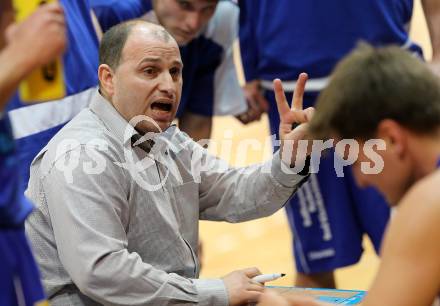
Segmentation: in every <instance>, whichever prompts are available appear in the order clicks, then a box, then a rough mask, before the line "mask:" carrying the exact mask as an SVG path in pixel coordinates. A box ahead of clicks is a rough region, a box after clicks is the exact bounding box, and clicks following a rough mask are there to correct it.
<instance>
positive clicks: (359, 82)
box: [309, 43, 440, 140]
mask: <svg viewBox="0 0 440 306" xmlns="http://www.w3.org/2000/svg"><path fill="white" fill-rule="evenodd" d="M387 118H388V119H393V120H395V121H397V122H398V123H399V124H401V125H402V126H404V127H406V128H408V129H410V130H412V131H413V132H417V133H420V134H432V133H434V132H435V131H436V130H437V129H438V127H440V79H439V78H438V77H437V76H436V75H434V73H432V72H431V70H430V69H429V67H428V66H427V64H426V63H424V62H423V61H421V60H420V59H419V58H417V56H415V55H414V54H411V53H409V52H408V51H405V50H402V49H401V48H399V47H397V46H391V47H382V48H373V47H372V46H370V45H367V44H365V43H361V44H360V45H359V46H358V47H357V48H356V49H355V50H354V51H353V52H352V53H350V54H349V55H348V56H347V57H346V58H344V59H343V60H342V61H341V62H340V63H339V64H338V65H337V66H336V68H335V70H334V72H333V73H332V75H331V77H330V82H329V85H328V86H327V88H326V89H324V90H323V91H322V93H321V95H320V96H319V98H318V101H317V103H316V112H315V115H314V117H313V119H312V120H311V122H310V126H309V128H310V132H311V134H312V135H313V137H314V138H315V139H327V138H331V137H332V136H335V135H336V136H337V137H341V138H348V139H350V138H357V139H362V140H366V139H369V138H372V137H374V135H375V133H376V130H377V126H378V124H379V122H380V121H381V120H383V119H387Z"/></svg>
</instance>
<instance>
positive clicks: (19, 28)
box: [6, 2, 66, 71]
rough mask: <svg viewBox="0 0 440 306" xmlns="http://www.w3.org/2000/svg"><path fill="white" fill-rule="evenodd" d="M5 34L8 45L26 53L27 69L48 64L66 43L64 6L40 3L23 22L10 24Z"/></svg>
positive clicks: (21, 52)
mask: <svg viewBox="0 0 440 306" xmlns="http://www.w3.org/2000/svg"><path fill="white" fill-rule="evenodd" d="M6 36H7V43H8V45H9V47H11V48H13V49H14V50H16V52H17V54H23V55H24V57H25V59H26V62H25V64H24V66H25V67H26V68H27V70H28V71H31V70H33V69H35V68H37V67H39V66H41V65H44V64H47V63H48V62H50V61H51V60H53V59H54V58H55V57H56V56H57V55H60V54H61V53H62V52H63V51H64V48H65V46H66V25H65V18H64V12H63V8H62V7H61V5H60V4H58V3H56V2H55V3H49V4H44V5H41V6H40V7H39V8H38V9H37V10H36V11H35V12H34V13H33V14H32V15H30V16H29V17H28V18H27V19H26V20H24V21H23V22H20V23H16V24H12V25H11V26H9V28H8V29H7V31H6Z"/></svg>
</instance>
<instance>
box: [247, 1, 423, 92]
mask: <svg viewBox="0 0 440 306" xmlns="http://www.w3.org/2000/svg"><path fill="white" fill-rule="evenodd" d="M239 5H240V47H241V50H242V52H241V53H242V60H243V66H244V69H245V75H246V79H247V80H253V79H262V80H268V81H272V80H273V79H274V78H281V79H282V80H296V78H297V77H298V74H299V73H301V72H307V73H308V74H309V78H310V80H313V79H323V78H326V77H327V76H328V75H329V74H330V72H331V71H332V69H333V67H334V66H335V64H336V63H337V62H338V61H339V60H340V59H341V58H342V57H343V56H344V55H346V54H347V53H348V52H349V51H350V50H351V49H353V48H354V47H355V46H356V44H357V43H358V42H359V41H360V40H363V41H366V42H368V43H370V44H373V45H375V46H378V45H386V44H397V45H399V46H402V47H403V48H406V49H410V50H412V51H415V52H418V53H419V54H421V53H422V51H421V49H420V47H419V46H417V45H415V44H414V43H413V42H412V41H411V40H410V39H409V36H408V27H409V22H410V20H411V17H412V10H413V0H356V1H353V0H333V1H326V0H310V1H301V0H277V1H271V0H258V1H254V0H240V1H239ZM310 80H309V83H310ZM312 83H313V81H312ZM316 89H317V90H320V89H322V86H321V87H319V86H318V88H316Z"/></svg>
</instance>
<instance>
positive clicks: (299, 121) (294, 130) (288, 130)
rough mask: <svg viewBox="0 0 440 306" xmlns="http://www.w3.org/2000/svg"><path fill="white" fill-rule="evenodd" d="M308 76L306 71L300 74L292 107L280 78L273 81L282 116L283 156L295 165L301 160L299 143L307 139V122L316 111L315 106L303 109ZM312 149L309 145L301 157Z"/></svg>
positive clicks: (286, 161) (287, 161)
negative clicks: (298, 157) (298, 154)
mask: <svg viewBox="0 0 440 306" xmlns="http://www.w3.org/2000/svg"><path fill="white" fill-rule="evenodd" d="M307 78H308V76H307V74H306V73H301V74H300V75H299V77H298V81H297V82H296V87H295V91H294V94H293V98H292V103H291V107H289V104H288V102H287V99H286V95H285V94H284V89H283V85H282V83H281V81H280V80H279V79H275V80H274V81H273V87H274V91H275V99H276V102H277V107H278V113H279V116H280V130H279V134H280V140H281V150H280V152H281V158H282V159H283V161H284V162H285V163H287V164H290V165H295V162H297V161H299V160H296V155H297V152H298V144H299V141H300V140H307V124H308V122H309V121H310V120H311V119H312V117H313V113H314V111H315V110H314V108H313V107H309V108H307V109H303V96H304V89H305V86H306V82H307ZM310 151H311V145H308V146H307V152H304V154H302V156H300V157H302V158H303V159H305V156H306V154H307V155H308V154H310ZM301 153H302V152H301ZM300 155H301V154H300Z"/></svg>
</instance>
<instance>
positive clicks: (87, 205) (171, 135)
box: [26, 21, 313, 305]
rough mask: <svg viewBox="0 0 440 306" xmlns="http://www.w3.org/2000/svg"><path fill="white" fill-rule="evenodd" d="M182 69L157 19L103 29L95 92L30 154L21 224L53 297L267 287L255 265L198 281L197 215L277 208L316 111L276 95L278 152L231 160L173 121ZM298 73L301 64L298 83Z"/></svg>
mask: <svg viewBox="0 0 440 306" xmlns="http://www.w3.org/2000/svg"><path fill="white" fill-rule="evenodd" d="M182 67H183V65H182V60H181V57H180V53H179V47H178V44H177V43H176V41H175V40H174V38H172V37H171V36H170V35H169V34H168V32H166V31H165V30H164V28H162V27H161V26H158V25H153V24H149V23H147V22H144V21H133V22H128V23H123V24H120V25H118V26H116V27H113V28H111V29H110V30H109V31H107V32H106V33H105V34H104V36H103V39H102V42H101V47H100V66H99V70H98V77H99V82H100V90H99V92H96V94H95V97H94V98H93V101H92V103H91V105H90V107H89V108H87V109H85V110H84V111H82V112H81V113H80V114H79V115H78V116H77V117H75V118H74V119H73V120H72V121H71V122H70V123H69V124H68V125H67V126H66V127H65V128H63V129H62V130H61V131H60V132H59V133H58V134H57V135H56V136H55V137H54V138H53V139H52V140H51V141H50V143H49V144H48V145H47V146H46V147H45V148H44V149H43V150H42V151H41V152H40V154H39V155H38V156H37V157H36V159H35V160H34V162H33V163H32V166H31V178H30V181H29V189H28V192H27V194H28V195H29V196H30V198H31V199H33V200H34V201H35V202H36V203H37V211H36V212H35V213H34V214H32V215H31V217H30V219H29V221H28V222H27V226H26V231H27V233H28V234H29V236H30V238H31V240H32V244H33V246H34V250H35V254H36V258H37V260H38V262H39V264H40V267H41V270H42V273H43V282H44V285H45V287H46V290H47V292H48V295H49V297H50V299H51V303H52V305H101V304H104V305H176V304H177V305H178V304H185V305H241V304H243V303H245V302H247V301H256V300H257V299H258V297H259V295H260V293H261V291H262V290H263V287H262V285H261V284H258V283H254V282H252V281H251V278H252V277H253V276H255V275H257V274H259V271H258V269H256V268H249V269H245V270H241V271H235V272H232V273H230V274H228V275H226V276H225V277H222V278H218V279H198V276H199V271H200V265H199V260H198V257H197V252H196V250H197V243H198V221H199V219H204V220H215V221H228V222H240V221H246V220H251V219H256V218H260V217H264V216H268V215H270V214H272V213H274V212H275V211H277V210H278V209H280V208H281V207H282V206H283V205H284V203H286V201H287V200H288V199H289V197H290V196H291V195H292V194H293V193H294V192H295V190H296V189H297V188H298V186H299V185H300V184H301V183H302V182H303V181H304V180H305V179H306V178H307V175H306V173H304V171H303V172H299V174H297V173H296V172H295V171H292V169H290V167H292V166H294V165H297V164H298V165H304V163H305V160H306V158H305V156H303V157H299V158H297V159H293V158H292V156H295V157H296V154H295V153H296V152H297V150H298V147H297V143H298V140H300V139H304V138H305V137H306V136H307V135H306V133H305V132H304V131H305V130H306V127H307V122H308V121H309V120H310V118H311V116H312V113H313V110H312V109H306V110H302V105H301V103H302V99H301V96H300V95H299V96H296V99H295V101H294V106H295V110H291V109H290V108H289V107H288V105H287V102H286V101H282V103H280V117H281V118H280V120H281V124H282V126H281V125H280V130H281V131H282V133H281V137H282V138H281V140H283V141H282V145H281V150H280V152H282V154H281V153H280V152H277V153H275V154H274V156H273V158H272V159H271V160H269V161H268V162H266V163H264V164H260V165H254V166H251V167H248V168H244V169H235V168H230V167H229V166H228V165H226V164H225V163H224V162H222V161H220V160H218V159H217V158H215V157H214V156H212V155H210V154H209V153H208V152H207V151H206V150H205V149H203V147H201V146H199V145H198V144H197V143H195V142H194V141H193V140H192V139H190V138H189V137H188V136H187V135H186V134H184V133H182V132H180V131H179V130H178V129H177V128H176V127H175V126H173V125H172V121H173V119H174V118H175V115H176V111H177V109H178V106H179V102H180V97H181V92H182ZM305 82H306V75H305V74H303V75H301V76H300V79H299V82H298V84H299V85H298V86H299V87H298V88H299V90H298V93H300V92H301V89H303V88H304V85H305ZM276 88H277V89H278V92H280V91H281V88H280V84H279V83H276ZM294 123H298V124H299V126H298V127H297V128H296V129H295V130H293V131H292V124H294ZM289 152H290V153H292V154H288V153H289ZM304 174H305V175H304ZM256 190H258V192H255V191H256Z"/></svg>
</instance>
